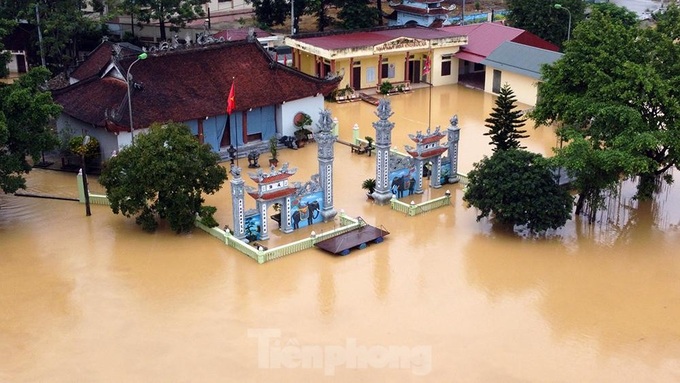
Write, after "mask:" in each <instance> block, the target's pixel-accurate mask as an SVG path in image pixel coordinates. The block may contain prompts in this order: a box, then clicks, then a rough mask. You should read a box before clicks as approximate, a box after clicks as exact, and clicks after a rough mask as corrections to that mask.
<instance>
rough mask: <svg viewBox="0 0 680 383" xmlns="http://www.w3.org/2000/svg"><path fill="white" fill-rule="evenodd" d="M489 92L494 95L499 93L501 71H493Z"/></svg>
mask: <svg viewBox="0 0 680 383" xmlns="http://www.w3.org/2000/svg"><path fill="white" fill-rule="evenodd" d="M491 91H492V92H494V93H500V92H501V71H499V70H497V69H494V70H493V85H492V86H491Z"/></svg>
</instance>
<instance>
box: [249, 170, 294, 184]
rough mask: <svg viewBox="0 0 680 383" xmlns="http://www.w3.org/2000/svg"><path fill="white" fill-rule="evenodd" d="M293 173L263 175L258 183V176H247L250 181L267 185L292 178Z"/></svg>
mask: <svg viewBox="0 0 680 383" xmlns="http://www.w3.org/2000/svg"><path fill="white" fill-rule="evenodd" d="M293 174H295V173H286V172H280V173H279V172H277V173H267V174H263V177H262V180H261V181H260V177H259V175H258V174H255V173H253V174H249V177H250V179H251V180H253V181H255V182H256V183H258V184H268V183H272V182H276V181H283V180H286V179H288V178H289V177H290V176H292V175H293Z"/></svg>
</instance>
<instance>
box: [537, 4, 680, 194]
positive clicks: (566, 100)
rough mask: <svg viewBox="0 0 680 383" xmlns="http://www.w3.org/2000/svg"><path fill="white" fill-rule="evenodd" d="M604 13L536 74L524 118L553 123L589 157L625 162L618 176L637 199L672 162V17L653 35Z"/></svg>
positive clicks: (675, 155) (679, 100) (679, 104)
mask: <svg viewBox="0 0 680 383" xmlns="http://www.w3.org/2000/svg"><path fill="white" fill-rule="evenodd" d="M609 9H612V8H611V7H602V8H600V7H596V8H595V9H594V10H593V13H592V14H591V17H590V18H589V19H588V20H586V21H584V22H582V23H581V24H580V25H579V26H578V27H577V28H576V30H575V31H574V32H575V33H574V39H572V41H571V43H570V44H569V45H568V48H567V50H566V52H565V55H564V56H563V57H562V59H560V60H558V61H557V62H555V63H554V64H552V65H550V66H547V67H546V68H545V69H544V72H543V79H544V81H543V82H542V83H540V84H539V86H538V90H539V98H538V99H539V101H538V103H537V104H536V108H535V109H534V111H533V113H532V116H533V117H534V118H535V120H536V122H537V123H539V124H550V123H552V122H559V123H560V124H561V125H562V126H563V127H564V128H563V129H567V130H568V131H569V132H571V133H570V134H573V133H574V132H576V133H578V134H579V135H580V137H581V138H583V139H585V140H588V141H589V142H590V145H591V146H592V148H593V150H608V151H609V150H611V151H618V152H620V153H622V154H625V156H626V158H627V159H626V161H629V162H634V163H635V164H636V166H634V167H632V168H624V169H622V170H624V172H623V173H620V174H618V175H619V176H639V177H640V182H639V184H638V185H639V186H638V197H640V198H649V197H651V196H652V195H653V192H654V190H655V186H656V185H658V177H659V176H660V175H664V174H666V172H667V170H668V169H670V168H672V167H677V165H678V160H679V153H680V152H679V150H680V126H679V124H678V118H679V117H680V47H679V46H678V44H677V43H676V42H677V39H678V38H680V34H679V33H678V31H679V30H680V28H679V27H678V24H679V23H680V11H679V10H678V8H677V7H676V6H670V7H669V8H668V10H667V11H666V12H665V13H664V14H662V15H658V16H657V17H658V21H659V23H658V25H657V27H656V28H648V29H640V28H638V27H637V26H631V25H630V23H629V21H628V20H629V18H628V17H627V16H626V15H627V14H626V12H620V11H617V12H616V13H614V12H612V13H610V12H609V11H608V10H609ZM621 15H623V16H624V17H621ZM567 145H569V141H567ZM578 153H583V152H582V151H574V152H572V153H570V152H567V151H565V152H563V155H571V156H576V155H578ZM577 159H578V158H575V159H572V160H577ZM640 164H644V166H640ZM607 178H608V179H609V177H607ZM665 178H666V180H667V181H670V180H671V178H670V176H668V175H666V176H665Z"/></svg>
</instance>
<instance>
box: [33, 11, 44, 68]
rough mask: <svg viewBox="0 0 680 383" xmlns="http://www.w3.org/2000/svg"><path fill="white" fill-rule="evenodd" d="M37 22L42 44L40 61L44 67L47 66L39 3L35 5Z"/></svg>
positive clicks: (39, 39)
mask: <svg viewBox="0 0 680 383" xmlns="http://www.w3.org/2000/svg"><path fill="white" fill-rule="evenodd" d="M35 20H36V22H37V23H38V42H39V44H40V61H41V62H42V66H46V65H45V53H44V52H43V39H42V30H41V29H40V10H38V2H36V3H35Z"/></svg>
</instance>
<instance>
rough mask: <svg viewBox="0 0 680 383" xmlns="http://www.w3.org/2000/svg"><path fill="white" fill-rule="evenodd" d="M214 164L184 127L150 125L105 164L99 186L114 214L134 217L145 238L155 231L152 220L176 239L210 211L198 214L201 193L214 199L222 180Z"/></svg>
mask: <svg viewBox="0 0 680 383" xmlns="http://www.w3.org/2000/svg"><path fill="white" fill-rule="evenodd" d="M218 160H219V156H218V155H217V154H216V153H213V152H212V151H211V149H210V146H209V145H207V144H200V143H199V142H198V141H197V140H196V139H195V138H194V137H193V135H192V134H191V131H190V130H189V127H187V126H186V125H184V124H179V123H167V124H160V123H156V124H153V125H152V126H151V127H150V130H149V132H148V133H147V134H140V135H138V136H136V138H135V143H134V144H133V145H131V146H128V147H126V148H124V149H123V150H121V151H120V153H119V154H118V155H117V156H116V157H113V158H111V160H109V162H108V163H107V164H106V166H105V167H104V170H103V171H102V174H101V176H100V178H99V182H100V183H101V184H102V185H103V186H104V187H105V188H106V195H107V196H108V198H109V201H110V202H111V210H113V212H114V213H115V214H119V213H120V214H122V215H124V216H126V217H132V216H136V223H137V224H138V225H140V226H142V228H143V229H144V230H146V231H150V232H152V231H155V230H156V228H157V227H158V220H157V217H158V218H160V219H165V220H167V222H168V223H169V224H170V228H171V229H172V230H174V231H175V232H177V233H181V232H188V231H191V229H192V228H193V226H194V220H195V219H196V215H197V214H201V213H203V214H205V212H206V210H211V209H203V208H205V206H202V204H203V202H204V200H203V198H202V193H207V194H213V193H215V192H216V191H217V190H219V188H220V187H221V185H222V183H223V182H224V180H226V179H227V172H226V170H225V169H224V168H223V167H222V166H220V165H219V164H218V163H217V161H218ZM204 218H205V217H204Z"/></svg>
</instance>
